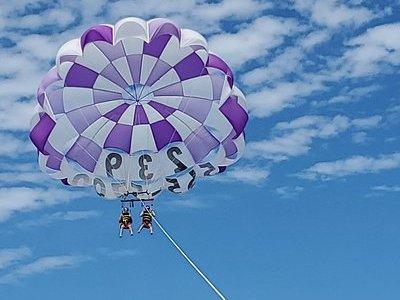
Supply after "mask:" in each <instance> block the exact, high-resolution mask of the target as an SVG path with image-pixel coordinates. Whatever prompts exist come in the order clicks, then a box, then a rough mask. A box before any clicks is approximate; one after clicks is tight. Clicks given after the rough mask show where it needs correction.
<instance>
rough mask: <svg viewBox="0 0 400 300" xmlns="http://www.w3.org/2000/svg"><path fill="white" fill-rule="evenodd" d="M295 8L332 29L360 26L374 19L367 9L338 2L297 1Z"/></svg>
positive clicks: (321, 0)
mask: <svg viewBox="0 0 400 300" xmlns="http://www.w3.org/2000/svg"><path fill="white" fill-rule="evenodd" d="M295 7H296V8H297V9H298V10H299V11H300V12H303V13H308V14H310V15H311V18H312V20H313V21H314V22H315V23H317V24H319V25H323V26H326V27H330V28H335V27H338V26H342V25H353V26H359V25H361V24H363V23H365V22H368V21H370V20H372V19H373V18H374V14H373V12H372V11H370V10H369V9H367V8H365V7H362V6H360V5H353V6H348V5H346V4H343V3H341V1H337V0H296V1H295Z"/></svg>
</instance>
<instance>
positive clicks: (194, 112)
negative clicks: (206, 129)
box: [179, 98, 212, 123]
mask: <svg viewBox="0 0 400 300" xmlns="http://www.w3.org/2000/svg"><path fill="white" fill-rule="evenodd" d="M211 105H212V102H211V101H207V100H203V99H197V98H183V99H182V101H181V104H180V105H179V110H180V111H181V112H183V113H186V114H188V115H189V116H191V117H193V118H195V119H196V120H197V121H199V122H200V123H203V122H204V121H205V119H206V118H207V116H208V113H209V112H210V109H211Z"/></svg>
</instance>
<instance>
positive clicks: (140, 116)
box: [133, 104, 149, 125]
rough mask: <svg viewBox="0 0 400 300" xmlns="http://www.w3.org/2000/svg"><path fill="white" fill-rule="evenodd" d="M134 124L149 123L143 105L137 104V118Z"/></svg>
mask: <svg viewBox="0 0 400 300" xmlns="http://www.w3.org/2000/svg"><path fill="white" fill-rule="evenodd" d="M133 122H134V124H133V125H141V124H149V119H148V118H147V115H146V112H145V111H144V109H143V106H142V105H140V104H139V105H136V109H135V119H134V121H133Z"/></svg>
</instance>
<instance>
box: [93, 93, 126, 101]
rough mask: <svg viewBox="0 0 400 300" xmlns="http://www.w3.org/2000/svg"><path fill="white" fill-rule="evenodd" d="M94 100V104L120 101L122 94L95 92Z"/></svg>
mask: <svg viewBox="0 0 400 300" xmlns="http://www.w3.org/2000/svg"><path fill="white" fill-rule="evenodd" d="M93 99H94V103H101V102H106V101H112V100H119V99H122V94H121V93H115V92H110V91H101V90H93Z"/></svg>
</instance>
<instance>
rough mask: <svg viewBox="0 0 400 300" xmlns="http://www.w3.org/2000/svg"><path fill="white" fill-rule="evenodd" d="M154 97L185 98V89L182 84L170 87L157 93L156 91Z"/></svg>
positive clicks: (178, 83)
mask: <svg viewBox="0 0 400 300" xmlns="http://www.w3.org/2000/svg"><path fill="white" fill-rule="evenodd" d="M153 94H154V96H183V88H182V84H181V83H180V82H177V83H174V84H171V85H168V86H166V87H163V88H161V89H159V90H157V91H154V93H153Z"/></svg>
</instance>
